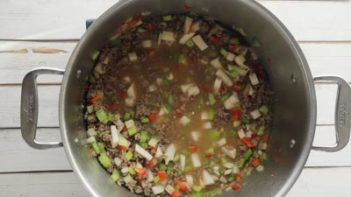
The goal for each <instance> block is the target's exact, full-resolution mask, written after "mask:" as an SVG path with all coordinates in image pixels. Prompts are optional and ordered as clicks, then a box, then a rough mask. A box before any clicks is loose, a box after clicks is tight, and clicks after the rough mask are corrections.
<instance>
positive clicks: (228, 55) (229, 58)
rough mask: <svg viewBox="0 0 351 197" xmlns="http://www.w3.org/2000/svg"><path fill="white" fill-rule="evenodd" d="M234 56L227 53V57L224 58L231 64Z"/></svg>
mask: <svg viewBox="0 0 351 197" xmlns="http://www.w3.org/2000/svg"><path fill="white" fill-rule="evenodd" d="M234 58H235V55H234V53H231V52H228V54H227V56H226V57H225V59H226V60H228V61H230V62H232V61H234Z"/></svg>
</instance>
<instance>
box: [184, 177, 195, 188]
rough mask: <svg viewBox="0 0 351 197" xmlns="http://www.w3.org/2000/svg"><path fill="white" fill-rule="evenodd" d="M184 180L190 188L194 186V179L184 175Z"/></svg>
mask: <svg viewBox="0 0 351 197" xmlns="http://www.w3.org/2000/svg"><path fill="white" fill-rule="evenodd" d="M185 180H186V182H187V183H188V184H189V185H190V186H191V185H193V184H194V178H193V176H191V175H186V176H185Z"/></svg>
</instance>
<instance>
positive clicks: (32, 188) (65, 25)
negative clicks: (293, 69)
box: [0, 0, 351, 197]
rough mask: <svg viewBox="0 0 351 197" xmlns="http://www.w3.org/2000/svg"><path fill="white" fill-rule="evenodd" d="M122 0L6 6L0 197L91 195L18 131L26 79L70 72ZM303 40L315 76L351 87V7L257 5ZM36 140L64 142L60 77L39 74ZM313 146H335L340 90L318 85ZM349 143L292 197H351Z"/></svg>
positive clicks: (58, 156)
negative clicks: (87, 34)
mask: <svg viewBox="0 0 351 197" xmlns="http://www.w3.org/2000/svg"><path fill="white" fill-rule="evenodd" d="M115 1H116V0H75V1H69V0H61V1H57V0H26V1H20V0H2V1H0V99H1V101H0V145H1V149H0V156H1V158H2V159H1V161H0V196H6V197H13V196H15V197H16V196H35V197H38V196H39V197H40V196H43V197H44V196H53V197H61V196H89V194H88V193H87V192H86V191H85V190H84V188H83V186H82V185H81V184H80V182H79V180H78V178H77V177H76V176H75V174H74V173H73V172H72V168H71V167H70V165H69V164H68V161H67V159H66V157H65V154H64V150H63V149H62V148H59V149H54V150H42V151H38V150H34V149H32V148H30V147H28V146H27V145H26V144H25V143H24V141H23V140H22V138H21V134H20V128H19V126H20V121H19V118H20V116H19V110H20V90H21V81H22V78H23V76H24V74H25V73H26V72H27V71H28V70H30V69H32V68H35V67H38V66H50V67H57V68H65V65H66V63H67V60H68V58H69V56H70V54H71V52H72V50H73V48H74V46H75V45H76V43H77V41H78V40H79V38H80V37H81V35H82V34H83V32H84V30H85V25H84V23H85V19H87V18H96V17H97V16H98V15H99V14H101V13H102V12H103V11H104V10H106V9H107V8H108V7H109V6H111V5H112V4H113V3H114V2H115ZM259 2H260V3H262V4H263V5H264V6H265V7H267V8H268V9H269V10H271V11H272V12H273V13H274V14H276V16H277V17H278V18H279V19H280V20H282V22H283V23H284V24H285V25H286V26H287V27H288V29H289V30H290V31H291V32H292V34H293V35H294V36H295V38H296V39H297V40H298V42H299V43H300V46H301V48H302V49H303V51H304V53H305V55H306V57H307V59H308V62H309V64H310V67H311V70H312V73H313V75H314V76H316V75H323V74H334V75H339V76H342V77H344V78H345V79H346V80H348V81H350V82H351V68H350V66H351V22H350V21H349V20H350V19H351V2H349V1H277V0H276V1H273V0H265V1H263V0H261V1H259ZM39 81H40V85H39V95H40V111H39V113H40V115H39V127H40V129H39V131H38V135H39V136H38V138H39V139H42V140H59V139H60V136H59V128H58V110H57V109H58V107H57V104H58V93H59V87H60V81H61V78H60V77H57V76H54V77H53V76H41V77H40V79H39ZM316 89H317V97H318V121H317V124H318V125H317V133H316V138H315V142H314V143H315V144H316V145H317V144H318V145H331V144H333V142H335V135H334V126H333V125H334V120H333V118H334V101H335V97H336V94H335V91H336V86H334V85H326V84H317V85H316ZM350 186H351V144H350V145H348V146H347V147H346V148H345V149H344V150H342V151H340V152H338V153H321V152H312V153H311V154H310V157H309V159H308V162H307V165H306V167H305V169H304V170H303V172H302V174H301V176H300V178H299V179H298V181H297V183H296V184H295V186H294V187H293V188H292V190H291V191H290V193H289V194H288V196H319V197H321V196H326V197H327V196H328V197H329V196H338V197H340V196H351V189H350Z"/></svg>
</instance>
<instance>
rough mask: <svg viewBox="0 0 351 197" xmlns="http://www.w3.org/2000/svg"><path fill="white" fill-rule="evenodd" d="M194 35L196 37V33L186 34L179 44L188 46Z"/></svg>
mask: <svg viewBox="0 0 351 197" xmlns="http://www.w3.org/2000/svg"><path fill="white" fill-rule="evenodd" d="M194 35H195V33H187V34H184V35H183V36H182V37H181V38H180V40H179V44H186V43H187V42H188V41H189V40H190V39H191V38H192V37H193V36H194Z"/></svg>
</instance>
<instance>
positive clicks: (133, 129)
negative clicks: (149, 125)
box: [128, 126, 137, 136]
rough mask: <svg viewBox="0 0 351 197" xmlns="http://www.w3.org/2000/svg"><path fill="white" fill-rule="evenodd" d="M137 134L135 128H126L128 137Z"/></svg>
mask: <svg viewBox="0 0 351 197" xmlns="http://www.w3.org/2000/svg"><path fill="white" fill-rule="evenodd" d="M136 133H137V128H136V127H135V126H134V127H129V128H128V135H129V136H133V135H135V134H136Z"/></svg>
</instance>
